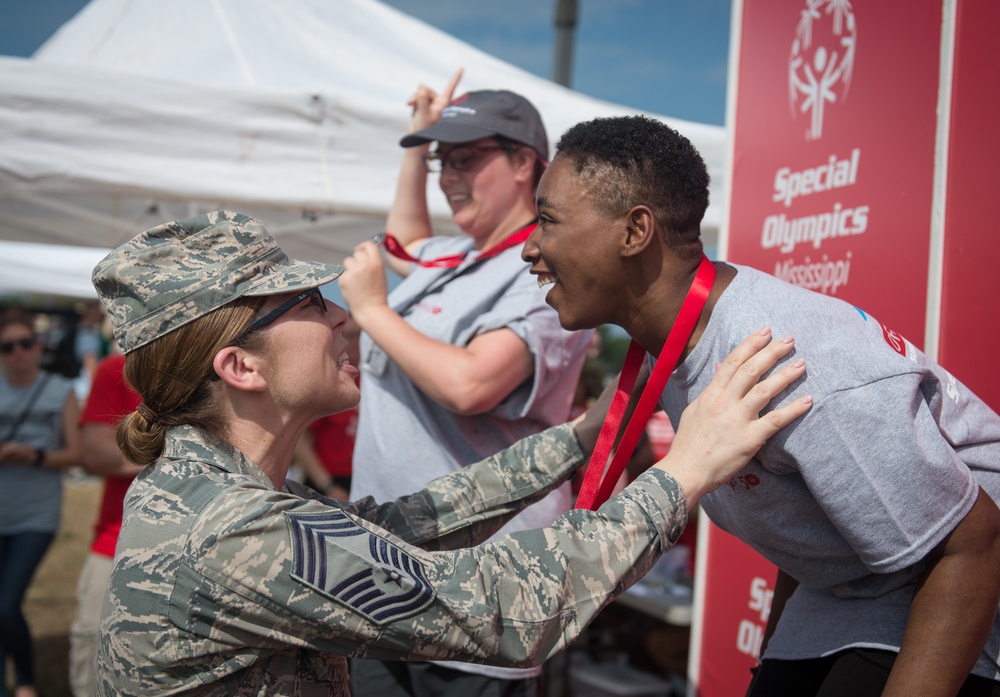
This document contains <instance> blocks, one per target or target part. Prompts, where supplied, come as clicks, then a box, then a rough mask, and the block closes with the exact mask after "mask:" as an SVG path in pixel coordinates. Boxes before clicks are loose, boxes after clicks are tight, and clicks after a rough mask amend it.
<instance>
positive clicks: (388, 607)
mask: <svg viewBox="0 0 1000 697" xmlns="http://www.w3.org/2000/svg"><path fill="white" fill-rule="evenodd" d="M285 516H286V517H287V518H288V522H289V529H290V532H291V539H292V555H293V557H292V577H293V578H296V579H298V580H299V581H302V582H303V583H305V584H306V585H308V586H310V587H312V588H315V589H316V590H318V591H320V592H321V593H323V594H324V595H327V596H328V597H330V598H333V599H334V600H336V601H337V602H339V603H342V604H344V605H346V606H347V607H349V608H351V609H352V610H354V611H356V612H358V613H360V614H362V615H364V616H365V617H367V618H368V619H369V620H371V621H372V622H374V623H375V624H387V623H389V622H392V621H395V620H398V619H402V618H404V617H408V616H410V615H413V614H415V613H417V612H420V611H421V610H422V609H424V608H425V607H427V605H429V604H430V602H431V601H432V600H433V599H434V589H433V588H432V587H431V585H430V584H429V583H428V582H427V579H426V577H425V575H424V568H423V565H422V564H421V563H420V562H419V561H417V560H416V559H414V558H413V557H412V556H411V555H410V554H408V553H406V552H405V551H403V549H401V548H400V547H399V546H398V545H396V544H393V543H392V542H389V541H388V540H386V539H383V538H382V537H380V536H379V535H378V534H376V533H373V532H369V531H368V530H366V529H364V528H363V527H361V526H360V525H358V524H357V523H356V522H354V521H353V520H352V519H351V517H350V516H348V515H346V514H345V513H343V512H341V511H329V512H323V513H285Z"/></svg>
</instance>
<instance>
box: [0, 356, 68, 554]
mask: <svg viewBox="0 0 1000 697" xmlns="http://www.w3.org/2000/svg"><path fill="white" fill-rule="evenodd" d="M43 381H44V384H43ZM39 386H40V387H41V391H40V392H39V393H38V397H37V398H36V399H35V401H34V403H33V404H32V405H31V408H30V409H29V410H28V411H27V413H26V414H25V415H24V419H23V421H22V422H21V425H20V426H19V427H18V428H17V432H16V433H15V434H14V436H13V437H11V436H10V432H11V428H12V427H13V426H14V423H15V421H17V419H18V417H19V416H20V414H21V412H22V411H24V407H25V405H26V404H27V402H28V400H29V399H31V395H32V394H33V393H34V391H35V390H36V388H38V387H39ZM71 389H72V383H71V382H70V381H69V380H67V379H66V378H64V377H62V376H59V375H49V376H48V377H47V378H46V376H45V374H44V373H42V374H40V375H39V377H38V379H37V380H35V381H34V382H33V383H31V384H30V385H27V386H26V387H12V386H11V385H10V384H9V383H8V382H7V381H6V379H4V378H3V377H2V376H0V440H2V441H7V440H10V441H12V442H15V443H27V444H28V445H31V446H33V447H36V448H44V449H45V450H59V449H61V448H62V447H63V439H62V413H63V406H64V405H65V404H66V398H67V397H68V396H69V393H70V390H71ZM61 508H62V478H61V476H60V473H59V472H57V471H56V470H50V469H42V468H38V467H31V466H30V465H10V464H8V465H2V466H0V535H12V534H15V533H21V532H55V531H56V530H58V529H59V513H60V510H61Z"/></svg>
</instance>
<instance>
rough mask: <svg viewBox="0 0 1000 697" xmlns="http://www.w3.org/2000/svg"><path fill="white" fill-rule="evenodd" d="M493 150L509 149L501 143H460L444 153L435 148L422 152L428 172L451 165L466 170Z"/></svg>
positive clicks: (458, 169)
mask: <svg viewBox="0 0 1000 697" xmlns="http://www.w3.org/2000/svg"><path fill="white" fill-rule="evenodd" d="M495 150H504V151H509V149H508V148H506V147H504V146H503V145H462V146H459V147H457V148H452V149H451V150H449V151H447V152H445V153H441V152H438V151H436V150H435V151H434V152H429V153H426V154H424V167H426V168H427V171H428V172H441V171H442V170H444V168H445V167H447V166H448V165H451V168H452V169H454V170H455V171H456V172H467V171H469V170H470V169H472V168H473V167H475V166H476V165H477V164H479V163H480V161H482V159H483V156H484V155H485V154H486V153H488V152H493V151H495Z"/></svg>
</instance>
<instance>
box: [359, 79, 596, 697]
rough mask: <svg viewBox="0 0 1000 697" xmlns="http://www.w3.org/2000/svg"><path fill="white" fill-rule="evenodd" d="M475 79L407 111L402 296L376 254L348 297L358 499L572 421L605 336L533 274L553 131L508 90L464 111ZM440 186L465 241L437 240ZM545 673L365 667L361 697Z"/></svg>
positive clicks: (366, 259)
mask: <svg viewBox="0 0 1000 697" xmlns="http://www.w3.org/2000/svg"><path fill="white" fill-rule="evenodd" d="M461 75H462V73H461V71H459V72H458V73H456V74H455V76H454V77H453V78H452V79H451V81H450V82H449V84H448V85H447V86H446V87H445V89H444V90H442V91H441V92H440V93H438V92H435V91H434V90H432V89H431V88H429V87H426V86H424V85H421V86H420V87H418V88H417V91H416V92H415V93H414V94H413V96H412V97H411V98H410V100H409V102H408V104H409V106H410V107H411V108H412V110H413V113H412V119H411V123H410V127H409V133H408V134H407V135H406V136H405V137H403V138H402V140H401V141H400V145H402V146H403V147H404V148H405V149H406V150H405V151H404V154H403V162H402V165H401V169H400V174H399V181H398V186H397V190H396V198H395V200H394V202H393V205H392V208H391V210H390V212H389V216H388V221H387V224H386V228H387V233H388V234H387V236H386V238H385V244H384V247H385V251H386V252H388V253H389V256H388V263H389V264H390V266H391V267H392V268H393V269H394V270H396V271H397V272H398V273H399V274H400V275H402V276H404V280H403V282H402V283H401V284H400V285H399V286H398V287H397V288H396V289H395V290H394V291H393V292H392V294H390V295H388V297H387V293H386V282H385V274H384V266H383V257H382V252H381V248H380V245H377V244H374V243H372V242H366V243H364V244H362V245H360V246H359V247H358V248H357V249H356V250H355V252H354V254H353V256H351V257H349V258H348V259H347V260H346V261H345V262H344V265H345V267H346V269H347V270H346V272H345V274H344V276H343V277H342V278H341V280H340V289H341V291H342V293H343V296H344V299H345V300H346V301H347V304H348V305H349V307H350V310H351V315H352V316H353V317H354V319H355V320H356V321H357V322H358V324H359V325H360V326H361V328H362V330H363V332H364V333H363V334H362V338H361V356H362V364H361V370H362V378H361V381H360V384H361V392H362V401H361V408H360V416H359V422H358V433H357V438H356V441H355V450H354V463H355V464H354V472H353V475H352V486H351V497H352V498H357V497H363V496H369V495H370V496H374V498H375V500H379V501H383V500H389V499H393V498H396V497H397V496H400V495H403V494H406V493H409V492H410V491H415V490H417V489H419V488H421V487H422V486H424V485H425V484H426V483H427V482H428V481H430V480H431V479H434V478H436V477H439V476H441V475H444V474H447V473H449V472H454V471H457V470H459V469H461V468H463V467H465V466H467V465H469V464H471V463H473V462H476V461H478V460H480V459H482V458H484V457H488V456H490V455H493V454H494V453H496V452H498V451H500V450H502V449H503V448H505V447H506V446H508V445H510V444H511V443H513V442H515V441H516V440H518V439H519V438H523V437H525V436H527V435H529V434H532V433H536V432H538V431H539V430H541V429H543V428H545V427H546V426H548V425H552V424H556V423H562V422H564V421H566V420H567V417H568V415H569V410H570V408H571V406H572V399H573V395H574V393H575V391H576V386H577V383H578V381H579V374H580V370H581V368H582V366H583V360H584V358H585V356H586V350H587V346H588V344H589V342H590V337H591V335H592V332H591V331H590V330H587V331H584V332H568V331H566V330H564V329H562V328H561V327H560V326H559V322H558V317H557V315H556V313H555V312H554V311H553V310H552V308H550V307H549V306H548V305H546V304H545V301H544V294H543V292H542V291H541V289H540V288H538V285H537V283H536V282H535V281H534V279H532V278H531V276H530V275H529V274H528V273H527V267H526V265H525V264H524V262H523V261H522V260H521V259H520V250H521V246H522V244H523V242H524V239H526V238H527V236H528V234H530V232H531V231H532V230H533V229H534V227H535V187H536V186H537V183H538V180H539V179H540V178H541V175H542V173H543V172H544V170H545V167H546V164H547V160H548V153H549V141H548V137H547V136H546V133H545V127H544V125H543V124H542V119H541V116H540V115H539V113H538V111H537V110H536V109H535V107H534V106H533V105H532V104H531V102H529V101H528V100H527V99H525V98H524V97H523V96H521V95H518V94H515V93H513V92H510V91H506V90H476V91H472V92H469V93H467V94H463V95H459V96H455V88H456V87H457V85H458V81H459V79H460V78H461ZM433 173H439V179H438V185H439V186H440V189H441V191H442V193H444V195H445V197H446V198H447V200H448V204H449V205H450V207H451V211H452V219H453V220H454V222H455V224H456V225H457V226H458V228H459V229H460V230H461V231H462V232H463V233H464V234H463V235H459V236H454V235H447V236H446V235H437V236H436V235H433V230H432V225H431V220H430V216H429V214H428V206H427V196H428V193H427V182H428V174H433ZM404 462H405V463H407V465H406V467H405V468H402V467H400V463H404ZM570 504H571V492H570V490H569V489H568V488H565V487H564V488H560V489H559V490H557V491H555V492H553V493H552V494H551V495H550V496H549V497H547V498H546V499H544V500H543V501H541V502H540V503H538V504H536V505H534V506H532V507H531V508H530V509H528V510H527V511H525V513H523V514H522V515H520V516H518V517H517V518H516V519H515V520H514V521H512V522H511V523H510V524H509V525H508V526H507V527H505V528H504V529H503V531H502V532H510V531H513V530H519V529H531V528H537V527H542V526H545V525H548V524H550V523H551V522H552V521H553V520H554V519H555V517H556V516H558V515H559V514H560V513H562V512H564V511H565V510H567V509H568V508H569V506H570ZM539 672H540V669H539V668H537V667H534V668H517V669H515V668H495V667H486V666H471V665H468V664H455V663H448V664H440V663H435V664H429V663H415V664H414V663H406V664H402V663H380V662H375V661H359V662H358V665H357V666H355V680H354V690H355V694H356V695H359V697H386V696H387V695H388V696H389V697H393V696H396V697H399V696H402V695H408V696H416V695H431V694H433V695H441V694H444V693H445V692H446V693H447V694H456V695H462V697H465V695H467V694H498V695H534V694H535V693H536V692H537V675H538V673H539ZM494 683H499V684H494ZM444 685H447V686H448V687H447V689H445V688H444V687H443V686H444ZM407 686H408V687H407Z"/></svg>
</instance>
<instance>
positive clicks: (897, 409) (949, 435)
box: [661, 266, 1000, 678]
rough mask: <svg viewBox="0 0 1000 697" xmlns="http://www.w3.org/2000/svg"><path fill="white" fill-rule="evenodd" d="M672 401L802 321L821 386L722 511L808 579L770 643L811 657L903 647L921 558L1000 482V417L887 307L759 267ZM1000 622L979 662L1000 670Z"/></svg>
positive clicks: (766, 552) (742, 281)
mask: <svg viewBox="0 0 1000 697" xmlns="http://www.w3.org/2000/svg"><path fill="white" fill-rule="evenodd" d="M735 268H736V269H737V270H738V274H737V276H736V278H735V279H734V280H733V282H732V284H731V285H730V286H729V287H728V288H727V289H726V291H725V292H724V293H723V295H722V297H721V298H720V300H719V302H718V304H717V305H716V307H715V310H714V311H713V313H712V318H711V320H710V322H709V324H708V327H707V329H706V331H705V334H704V335H703V336H702V338H701V340H700V341H699V342H698V345H697V346H696V347H695V349H694V351H693V352H692V353H691V354H690V355H689V356H688V358H687V359H686V360H685V361H684V363H683V364H682V365H681V366H680V367H678V369H677V370H676V371H675V372H674V374H673V376H672V377H671V380H670V383H669V384H668V386H667V389H666V390H665V392H664V394H663V398H662V400H661V403H662V404H663V406H664V408H665V410H666V411H667V413H668V414H669V415H670V417H671V419H672V420H673V421H674V423H675V424H676V423H677V419H678V418H679V416H680V412H681V411H682V410H683V407H684V406H685V405H686V404H687V403H688V402H689V400H690V399H692V398H693V397H695V396H697V394H699V393H700V392H701V391H702V390H703V389H704V388H705V386H706V385H707V384H708V382H709V381H710V380H711V378H712V375H713V374H714V372H715V365H716V363H717V362H718V361H721V360H722V359H723V358H724V357H725V356H726V354H727V353H728V352H729V351H730V350H731V349H732V348H733V347H735V346H736V345H737V344H738V343H739V342H740V341H742V340H743V339H744V338H745V337H747V336H748V335H750V334H751V333H752V332H753V331H754V330H756V329H758V328H760V327H762V326H764V325H765V324H767V325H770V326H771V328H772V330H773V333H774V336H775V337H781V336H784V335H786V334H791V335H793V336H794V337H795V344H796V350H795V351H794V352H793V354H792V355H790V356H788V357H787V358H785V359H784V360H785V361H791V360H795V359H796V358H797V357H798V356H802V357H804V358H805V359H806V361H807V369H806V376H805V378H804V380H801V381H799V382H798V383H796V384H794V385H792V386H791V387H790V388H789V389H788V390H786V392H785V393H784V394H783V395H782V396H781V397H780V398H779V399H778V400H776V404H785V403H788V402H789V401H791V400H793V399H796V398H798V397H800V396H804V395H806V394H810V395H812V396H813V397H814V399H815V403H814V406H813V408H812V410H811V411H810V412H809V413H808V414H807V415H806V416H805V417H803V418H802V419H800V420H799V421H797V422H795V423H794V424H792V425H791V426H789V427H787V428H785V429H784V430H782V431H781V432H779V433H778V434H777V435H776V436H775V437H774V438H772V439H771V440H770V441H768V443H767V444H765V446H764V447H763V448H762V449H761V451H760V452H759V453H758V455H757V457H756V458H754V459H753V460H752V461H751V462H750V464H749V465H747V467H746V468H745V469H743V470H742V471H741V472H740V473H739V475H737V476H736V477H734V478H733V479H732V480H731V481H730V482H729V485H728V486H723V487H722V488H720V489H719V490H718V491H716V492H713V493H712V494H710V495H708V496H706V497H705V498H703V499H702V506H703V507H704V509H705V511H706V513H707V514H708V515H709V517H710V518H711V519H712V520H713V522H715V523H716V524H717V525H719V526H720V527H721V528H723V529H724V530H727V531H728V532H731V533H733V534H734V535H736V536H737V537H739V538H741V539H742V540H744V541H745V542H747V543H748V544H750V545H751V546H752V547H754V548H755V549H756V550H757V551H758V552H760V553H761V554H762V555H763V556H765V557H767V558H768V559H769V560H770V561H772V562H773V563H774V564H776V565H777V566H779V567H780V568H782V569H783V570H785V571H786V572H787V573H789V574H790V575H792V576H793V577H794V578H796V579H798V581H799V582H800V584H801V585H800V586H799V589H798V590H797V591H796V592H795V594H794V595H793V596H792V598H791V600H790V601H789V603H788V605H787V606H786V608H785V611H784V613H783V614H782V617H781V622H780V624H779V626H778V627H777V630H776V633H775V635H774V637H773V638H772V639H771V641H770V643H769V644H768V648H767V653H766V657H767V658H781V659H801V658H812V657H816V656H820V655H823V654H827V653H830V652H833V651H837V650H839V649H842V648H845V647H849V646H868V647H878V648H888V649H893V650H898V647H899V645H900V641H901V638H902V634H903V630H904V628H905V626H906V621H907V618H908V613H909V603H910V600H911V599H912V595H913V591H914V585H913V584H914V581H915V579H916V578H917V577H918V576H919V575H920V573H921V572H922V571H923V568H924V567H923V563H922V559H923V558H924V557H925V556H926V555H927V553H928V552H930V551H931V550H932V549H933V548H934V547H935V546H936V545H937V544H938V543H939V542H941V541H942V540H943V539H944V538H945V537H946V536H947V535H948V533H949V532H950V531H951V530H952V529H954V527H955V526H956V525H957V524H958V522H959V521H961V519H962V518H963V517H964V516H965V515H966V513H968V511H969V510H970V509H971V507H972V505H973V503H974V502H975V499H976V496H977V492H978V485H981V486H982V487H983V489H984V490H985V491H987V492H988V493H989V494H990V495H991V496H992V497H993V498H994V499H997V498H998V495H1000V471H998V470H1000V417H998V416H997V415H996V414H995V413H994V412H993V411H992V410H991V409H990V408H989V407H987V406H986V405H985V404H984V403H983V402H982V401H981V400H980V399H978V398H977V397H976V396H975V395H974V394H973V393H972V392H971V391H970V390H969V389H968V388H967V387H965V386H964V385H962V384H961V383H960V382H958V381H957V380H956V379H955V378H954V377H953V376H952V375H951V374H949V373H948V372H947V371H945V370H944V369H943V368H942V367H941V366H939V365H937V364H935V363H934V362H933V361H931V360H930V359H928V358H927V357H926V356H925V355H924V354H923V353H921V352H920V351H918V350H917V349H916V348H915V347H914V346H913V345H912V344H911V343H909V342H908V341H906V340H905V339H904V338H903V337H901V336H899V335H898V334H895V333H894V332H892V330H891V328H889V327H885V326H883V325H882V324H881V323H879V321H878V320H876V319H875V318H874V317H872V316H870V315H868V314H866V313H865V312H864V311H862V310H860V309H858V308H855V307H852V306H851V305H849V304H847V303H845V302H842V301H840V300H837V299H834V298H831V297H828V296H823V295H820V294H818V293H813V292H811V291H807V290H803V289H801V288H798V287H796V286H793V285H790V284H787V283H784V282H782V281H779V280H777V279H776V278H774V277H772V276H769V275H767V274H764V273H761V272H759V271H757V270H755V269H751V268H748V267H742V266H736V267H735ZM998 653H1000V624H998V623H997V622H995V623H994V631H993V634H992V635H991V637H990V639H989V643H988V645H987V648H986V651H985V652H984V654H983V656H982V657H981V658H980V660H979V662H978V663H977V665H976V670H975V673H976V674H978V675H983V676H986V677H988V678H995V677H997V676H1000V672H998V666H997V657H998Z"/></svg>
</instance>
